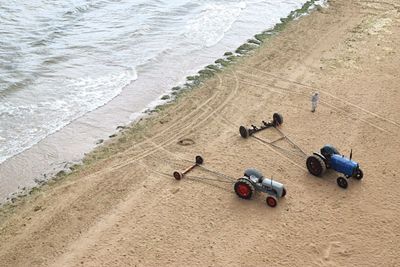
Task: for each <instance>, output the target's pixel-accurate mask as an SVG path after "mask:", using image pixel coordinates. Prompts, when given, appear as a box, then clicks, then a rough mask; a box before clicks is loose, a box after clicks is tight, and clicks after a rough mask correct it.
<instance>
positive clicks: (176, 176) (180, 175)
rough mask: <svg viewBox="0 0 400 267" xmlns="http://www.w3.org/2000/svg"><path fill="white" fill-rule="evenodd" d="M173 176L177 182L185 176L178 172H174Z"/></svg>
mask: <svg viewBox="0 0 400 267" xmlns="http://www.w3.org/2000/svg"><path fill="white" fill-rule="evenodd" d="M173 176H174V178H175V179H176V180H180V179H182V177H183V174H182V173H181V172H178V171H174V173H173Z"/></svg>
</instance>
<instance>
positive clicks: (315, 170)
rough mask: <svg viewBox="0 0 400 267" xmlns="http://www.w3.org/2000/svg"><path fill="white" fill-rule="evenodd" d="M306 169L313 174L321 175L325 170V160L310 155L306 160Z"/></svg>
mask: <svg viewBox="0 0 400 267" xmlns="http://www.w3.org/2000/svg"><path fill="white" fill-rule="evenodd" d="M306 165H307V169H308V171H309V172H310V173H311V174H312V175H314V176H322V175H323V174H324V173H325V171H326V165H325V162H324V161H323V160H322V159H321V158H320V157H318V156H316V155H311V156H309V157H308V158H307V161H306Z"/></svg>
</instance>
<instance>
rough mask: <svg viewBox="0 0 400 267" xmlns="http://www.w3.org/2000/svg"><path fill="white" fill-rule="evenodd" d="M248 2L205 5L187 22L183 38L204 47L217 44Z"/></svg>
mask: <svg viewBox="0 0 400 267" xmlns="http://www.w3.org/2000/svg"><path fill="white" fill-rule="evenodd" d="M245 8H246V2H245V1H241V2H239V3H232V4H230V5H226V4H222V3H221V4H219V3H213V4H205V5H204V6H203V7H202V9H201V11H200V12H199V14H197V15H196V16H195V17H194V18H192V19H190V20H189V21H188V22H187V26H186V28H185V31H184V33H183V36H184V37H185V38H187V39H188V41H189V42H196V43H197V44H200V45H202V46H204V47H210V46H213V45H215V44H217V43H218V42H219V41H220V40H221V39H222V38H223V37H224V33H225V32H227V31H228V30H229V29H230V28H231V27H232V24H233V23H234V22H235V21H236V20H237V18H238V17H239V16H240V13H241V12H242V10H243V9H245Z"/></svg>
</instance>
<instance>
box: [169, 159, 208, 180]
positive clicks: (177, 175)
mask: <svg viewBox="0 0 400 267" xmlns="http://www.w3.org/2000/svg"><path fill="white" fill-rule="evenodd" d="M203 162H204V160H203V157H202V156H196V158H195V163H194V164H193V165H192V166H190V167H188V168H187V169H186V170H184V171H183V172H180V171H174V173H173V176H174V178H175V179H176V180H180V179H182V178H183V176H184V175H185V174H186V173H188V172H190V171H191V170H193V168H194V167H196V166H199V165H201V164H203Z"/></svg>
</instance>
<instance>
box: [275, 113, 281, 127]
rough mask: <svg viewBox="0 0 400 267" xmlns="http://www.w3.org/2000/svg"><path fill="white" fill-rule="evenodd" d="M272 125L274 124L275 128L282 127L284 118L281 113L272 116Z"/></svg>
mask: <svg viewBox="0 0 400 267" xmlns="http://www.w3.org/2000/svg"><path fill="white" fill-rule="evenodd" d="M272 123H273V124H274V126H275V127H277V126H279V125H282V124H283V116H282V115H281V114H279V113H274V115H272Z"/></svg>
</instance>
